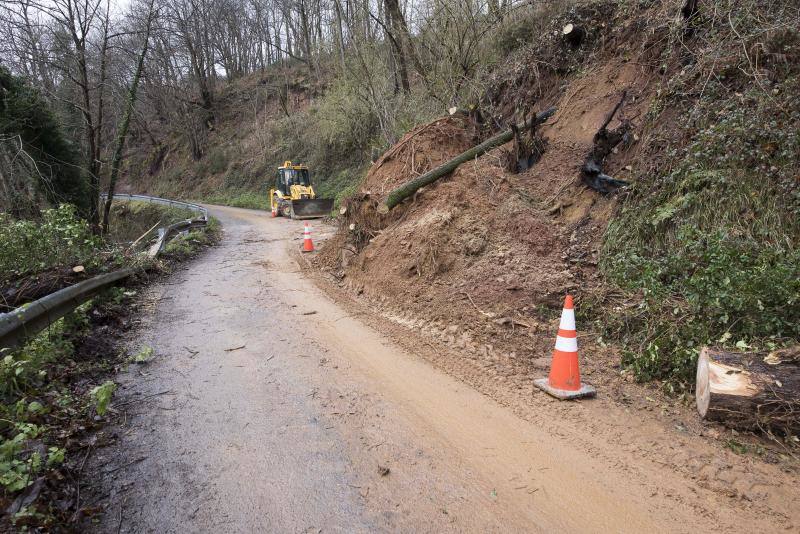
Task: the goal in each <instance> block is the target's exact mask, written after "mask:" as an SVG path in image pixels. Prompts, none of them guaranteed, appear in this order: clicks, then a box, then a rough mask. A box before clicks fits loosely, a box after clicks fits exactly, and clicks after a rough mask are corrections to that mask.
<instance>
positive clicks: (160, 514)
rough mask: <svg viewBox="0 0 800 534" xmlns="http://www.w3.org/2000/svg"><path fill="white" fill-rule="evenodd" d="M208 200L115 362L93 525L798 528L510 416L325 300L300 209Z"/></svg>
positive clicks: (625, 452) (601, 445)
mask: <svg viewBox="0 0 800 534" xmlns="http://www.w3.org/2000/svg"><path fill="white" fill-rule="evenodd" d="M212 213H213V215H215V216H216V217H217V218H219V219H220V221H221V222H222V223H223V227H224V237H223V240H222V242H221V244H220V245H219V246H218V247H215V248H213V249H211V250H209V251H207V252H205V253H204V254H203V255H202V256H201V257H200V258H198V259H196V260H194V261H192V262H190V263H189V264H188V265H187V266H186V267H185V268H182V270H180V271H179V272H176V273H174V274H173V275H172V276H170V277H169V278H167V279H166V280H164V281H162V282H160V283H158V284H157V285H155V286H153V287H151V288H150V289H148V290H147V295H146V297H145V298H146V300H147V302H148V304H149V311H148V312H147V313H146V314H145V316H144V317H143V318H142V324H141V326H140V328H139V329H138V333H137V336H136V337H135V338H133V339H131V340H130V349H131V351H135V350H137V349H138V348H139V347H142V346H150V347H152V348H153V349H154V351H155V358H154V360H153V361H152V362H151V363H149V364H147V365H137V364H132V365H131V366H130V367H129V369H128V370H127V371H126V372H125V373H124V374H123V375H122V376H121V378H120V389H119V390H118V392H117V396H116V397H115V401H114V402H115V409H116V410H117V411H118V412H119V413H120V414H121V417H120V423H119V425H118V426H117V428H116V429H115V430H114V432H115V434H116V436H117V439H116V441H115V443H114V445H112V446H111V447H107V448H105V449H101V450H99V451H97V452H96V453H95V454H94V455H93V456H92V458H91V461H90V463H91V466H90V467H91V469H93V470H94V472H97V473H98V480H97V482H96V485H97V486H98V488H99V495H100V496H101V497H100V500H99V505H100V506H103V507H104V509H105V513H104V514H102V515H101V516H100V517H101V519H100V522H99V523H98V524H96V525H94V527H95V528H96V529H97V530H98V531H101V532H159V533H160V532H388V531H399V532H637V533H639V532H723V531H724V532H753V531H761V532H767V531H786V530H792V529H795V528H797V526H798V525H797V523H794V522H793V521H794V520H795V519H796V518H795V517H792V516H791V512H790V511H789V512H787V511H786V510H792V509H793V506H794V503H796V494H795V495H794V497H791V498H788V497H785V498H784V500H786V503H785V504H786V506H785V509H783V508H780V507H778V508H777V510H778V511H777V512H776V513H772V515H771V516H770V515H769V514H768V513H764V510H765V509H766V510H771V509H767V508H758V507H753V506H749V507H748V506H742V505H741V503H740V500H739V499H732V498H731V497H730V496H727V495H723V494H720V493H719V492H717V491H713V490H712V489H704V486H703V485H702V484H700V485H698V484H697V481H695V480H690V479H689V478H688V477H685V476H684V475H683V474H682V472H681V471H676V470H674V469H670V468H669V466H663V465H660V464H659V462H645V461H638V460H636V459H635V458H632V456H631V454H630V451H629V449H628V448H627V447H626V443H625V440H624V439H623V440H621V441H622V443H621V444H619V445H618V446H612V445H609V443H610V441H608V440H606V439H605V438H603V439H600V440H599V441H598V442H597V443H596V444H595V445H594V446H592V447H587V446H584V445H583V444H576V442H575V441H574V440H571V439H569V436H570V435H571V433H574V432H578V430H576V429H575V428H571V425H572V423H571V422H570V421H569V420H568V419H565V420H564V421H563V426H564V431H563V432H559V431H553V430H552V427H553V426H555V427H556V428H558V426H559V425H560V424H561V422H560V421H551V424H550V425H549V426H550V428H545V427H544V425H541V424H536V423H534V422H531V421H529V420H526V419H524V418H521V417H518V416H517V415H515V414H514V412H513V411H512V410H510V409H508V408H507V407H504V406H501V405H500V404H498V403H496V402H495V401H493V400H492V399H490V398H488V397H487V396H485V395H483V394H481V393H479V392H478V391H476V390H475V389H473V388H471V387H470V386H468V385H466V384H464V383H463V382H461V381H459V380H457V379H455V378H453V377H452V376H451V375H449V374H446V373H444V372H442V371H440V370H438V369H437V368H436V367H434V366H433V365H431V364H430V363H428V361H427V360H426V359H424V358H421V357H419V356H418V355H415V354H411V353H409V352H407V351H406V350H404V349H402V348H400V347H401V345H400V344H398V343H396V342H395V341H393V340H392V339H391V337H390V336H389V335H387V333H388V330H387V331H383V330H382V329H381V328H380V326H378V327H376V326H375V323H374V322H371V324H372V326H367V324H366V323H365V321H364V320H362V317H361V316H362V315H363V314H364V313H366V312H364V311H363V310H362V311H359V309H358V307H357V305H355V304H353V303H344V302H337V299H334V298H331V297H329V296H326V295H327V294H328V293H326V292H325V291H323V290H322V289H320V288H319V287H318V285H317V284H315V282H314V281H313V280H312V279H311V278H310V277H309V276H308V275H306V274H304V271H303V269H301V267H300V264H299V263H298V258H297V256H298V253H297V252H296V251H297V250H299V248H300V244H301V241H300V239H299V238H300V236H301V234H302V223H298V222H295V221H288V220H286V219H283V218H278V219H272V218H270V217H269V214H266V213H262V212H256V211H249V210H242V209H235V208H222V207H214V208H213V209H212ZM314 226H315V234H314V237H315V238H316V239H317V240H318V241H319V240H320V239H324V237H325V232H326V231H330V230H326V229H325V228H324V227H322V225H321V224H320V223H316V224H314ZM367 322H369V321H367ZM405 341H406V343H405V346H408V344H409V341H410V342H411V344H412V345H413V344H414V343H413V339H412V340H409V339H406V340H405ZM420 350H424V349H422V348H421V349H420ZM428 350H430V349H428ZM590 402H593V401H590ZM584 406H585V405H583V404H579V403H576V404H573V405H571V409H574V410H585V408H584ZM589 406H591V405H589ZM586 437H587V438H588V437H591V436H586ZM653 439H654V440H656V441H657V440H658V439H659V437H658V436H655V437H654V438H653ZM579 443H583V442H579ZM661 445H663V444H661ZM661 445H660V446H661ZM689 455H690V456H691V451H690V452H689ZM661 463H665V462H661ZM789 491H792V490H791V489H790V490H789Z"/></svg>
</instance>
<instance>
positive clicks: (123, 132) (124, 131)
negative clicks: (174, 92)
mask: <svg viewBox="0 0 800 534" xmlns="http://www.w3.org/2000/svg"><path fill="white" fill-rule="evenodd" d="M153 16H154V14H153V0H151V2H150V10H149V12H148V13H147V28H146V30H145V33H144V44H143V45H142V52H141V53H140V54H139V62H138V63H137V64H136V72H135V73H134V75H133V80H131V86H130V89H128V98H127V102H126V106H125V112H124V114H123V115H122V121H121V122H120V125H119V130H118V131H117V139H116V148H115V150H114V159H113V160H112V161H111V177H110V179H109V181H108V196H107V197H106V204H105V206H104V209H103V233H104V234H107V233H108V216H109V213H110V212H111V203H112V202H113V201H114V189H115V188H116V187H117V177H118V176H119V166H120V164H121V163H122V151H123V149H124V148H125V139H126V138H127V137H128V127H129V126H130V124H131V115H133V108H134V106H135V105H136V91H137V89H138V88H139V80H140V79H141V77H142V69H143V68H144V58H145V56H146V55H147V45H148V43H149V41H150V28H151V26H152V23H153Z"/></svg>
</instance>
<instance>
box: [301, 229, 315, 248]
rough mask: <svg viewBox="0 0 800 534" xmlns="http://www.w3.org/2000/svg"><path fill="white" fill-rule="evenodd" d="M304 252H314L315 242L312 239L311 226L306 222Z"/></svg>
mask: <svg viewBox="0 0 800 534" xmlns="http://www.w3.org/2000/svg"><path fill="white" fill-rule="evenodd" d="M303 252H314V243H313V242H312V241H311V228H309V226H308V223H305V226H304V228H303Z"/></svg>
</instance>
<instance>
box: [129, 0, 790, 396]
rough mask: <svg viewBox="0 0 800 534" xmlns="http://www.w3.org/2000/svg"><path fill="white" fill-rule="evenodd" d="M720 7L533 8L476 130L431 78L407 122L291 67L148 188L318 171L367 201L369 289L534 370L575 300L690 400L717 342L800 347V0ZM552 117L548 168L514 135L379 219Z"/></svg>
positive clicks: (244, 192) (214, 196) (343, 241)
mask: <svg viewBox="0 0 800 534" xmlns="http://www.w3.org/2000/svg"><path fill="white" fill-rule="evenodd" d="M693 6H694V8H693ZM711 7H712V6H710V5H706V4H705V3H703V2H700V3H699V4H697V3H691V2H690V3H688V4H684V2H682V1H678V0H669V1H663V2H632V1H625V2H578V3H574V4H573V3H556V4H548V5H547V6H546V7H540V8H536V9H525V10H519V11H517V12H516V13H514V14H513V15H509V18H508V19H507V21H506V23H505V24H504V25H503V26H502V27H501V28H500V29H498V30H497V31H496V32H495V33H493V34H492V37H491V39H490V40H489V42H488V43H489V45H490V48H491V53H490V54H488V55H487V57H488V58H494V59H491V60H487V62H486V65H483V66H482V67H481V68H480V69H479V70H478V71H476V74H475V77H474V79H473V80H471V81H470V82H469V84H467V85H468V87H469V90H467V91H462V93H461V94H462V99H463V102H461V103H460V105H461V106H463V107H464V108H468V109H472V110H473V111H472V113H471V115H470V117H467V116H466V115H462V114H460V113H458V114H456V115H455V116H453V117H446V118H439V119H435V120H432V119H434V118H435V115H436V114H437V113H438V114H442V113H443V109H442V108H444V107H446V106H445V105H443V102H441V101H437V100H436V99H435V98H432V97H429V98H424V97H422V96H420V95H424V93H425V91H424V90H423V89H422V88H424V87H425V83H428V84H430V83H432V82H431V81H430V80H414V83H415V87H418V88H419V89H415V91H416V92H412V93H411V95H409V96H402V95H400V96H398V95H395V96H394V97H392V98H395V100H392V101H388V100H387V101H386V102H385V105H386V107H387V108H390V107H391V116H392V117H393V122H392V123H391V124H389V125H387V124H386V123H385V122H386V121H385V118H386V117H385V116H383V115H381V114H380V113H377V112H376V111H375V109H376V108H375V104H376V103H375V102H374V101H372V100H370V97H369V95H367V96H364V95H363V94H362V93H363V91H362V92H361V93H360V92H359V91H361V90H362V89H363V87H362V85H364V84H367V85H369V84H368V82H369V80H359V79H355V78H353V77H352V76H349V75H348V73H347V70H346V69H345V73H344V74H341V73H340V74H338V75H337V74H335V73H334V72H333V71H331V72H327V71H325V70H324V69H323V72H322V73H321V75H317V76H314V77H312V76H310V75H309V73H308V70H306V69H305V68H304V67H303V66H302V65H300V64H296V65H288V66H285V67H279V66H273V67H270V68H268V69H266V70H265V71H264V72H262V73H261V74H257V75H251V76H246V77H243V78H240V79H238V80H236V81H234V82H231V83H227V84H224V85H222V84H221V85H220V90H219V94H218V95H217V96H216V99H215V102H216V104H215V110H214V120H213V123H211V124H210V125H209V128H208V131H207V132H206V133H205V134H204V135H206V136H207V137H206V138H204V139H202V140H201V141H202V143H201V144H202V146H203V149H202V150H194V149H193V144H192V143H190V142H187V140H186V137H185V136H180V135H176V134H172V135H170V134H168V133H165V132H167V129H166V128H165V130H164V132H160V133H159V132H157V131H155V130H154V131H153V132H151V135H149V136H140V139H139V141H140V148H139V149H138V150H135V151H134V152H133V154H134V157H133V159H132V162H131V164H130V167H129V173H128V177H127V187H128V188H129V189H136V190H138V191H142V190H146V191H149V192H154V193H158V194H162V195H168V196H169V195H172V196H182V197H185V198H194V199H205V200H208V201H213V202H219V203H227V204H232V205H240V206H249V207H265V206H266V195H265V192H266V188H267V187H268V183H269V182H270V181H271V180H272V176H273V174H274V169H275V167H276V166H277V165H278V164H279V163H280V162H282V161H284V160H285V159H293V160H295V161H297V160H302V161H304V162H306V163H308V164H310V166H311V168H312V173H313V175H314V176H315V180H316V182H317V186H318V190H319V191H320V192H321V193H322V194H323V195H324V196H328V197H336V198H337V201H339V202H342V201H344V205H346V206H347V210H346V213H345V214H344V215H343V216H342V217H340V219H341V221H340V223H341V231H340V233H339V235H338V236H337V238H336V239H335V240H334V241H335V242H333V243H331V244H329V246H328V247H327V248H326V249H325V250H324V251H323V253H322V254H321V257H320V259H319V262H320V265H321V266H324V267H325V268H326V269H328V270H330V272H332V273H333V274H334V275H335V276H336V277H338V278H339V279H341V280H342V281H343V283H344V284H346V285H348V286H350V287H353V288H354V289H355V290H356V291H357V292H359V293H364V294H366V295H368V296H370V297H372V298H375V299H378V300H382V301H386V302H388V303H391V305H392V306H394V307H396V312H397V314H399V315H405V314H409V313H410V314H412V315H413V316H414V317H416V318H417V319H415V320H419V321H421V322H422V323H424V324H428V323H429V322H431V321H439V323H438V327H437V328H438V329H439V330H445V331H450V330H452V329H453V328H455V327H458V325H467V326H469V327H470V328H471V329H472V334H470V336H466V335H464V337H463V339H464V342H463V343H462V344H463V345H465V346H473V345H474V347H475V348H474V350H477V351H479V352H483V353H490V352H492V351H496V352H497V353H498V354H504V355H510V354H513V355H518V356H519V355H527V356H532V355H534V354H542V353H543V351H544V352H545V353H546V352H547V350H548V349H547V347H549V345H550V344H551V343H552V326H553V325H552V324H551V323H552V321H553V318H554V317H555V316H556V315H557V311H558V309H559V306H560V302H561V299H562V298H563V295H564V293H565V292H567V291H570V292H572V293H575V294H576V295H577V297H578V303H579V314H580V320H581V323H582V325H583V328H584V329H589V327H590V326H591V328H590V329H591V332H592V335H591V336H590V337H587V338H586V340H585V341H586V342H585V345H586V346H587V348H588V349H590V350H592V351H593V352H594V353H596V354H606V355H607V358H600V359H598V360H597V361H596V362H594V363H591V362H590V363H589V365H590V366H592V365H596V366H597V368H598V369H604V370H606V371H608V370H610V369H613V366H614V365H616V364H617V363H618V362H619V360H620V359H622V360H623V362H624V364H625V369H626V371H625V372H626V373H627V372H628V370H630V372H632V373H633V374H634V375H635V376H637V377H638V378H641V379H652V378H666V379H668V381H667V385H668V387H669V388H672V389H673V390H675V391H683V390H688V389H690V388H691V377H692V373H693V370H692V369H693V365H694V361H695V358H696V355H697V350H698V347H699V346H700V345H702V344H705V343H716V344H727V345H735V344H738V346H739V347H749V348H752V349H760V350H768V349H771V348H774V347H778V346H782V345H785V344H791V343H792V342H793V341H794V340H796V339H797V338H798V336H800V331H798V326H797V325H798V324H800V300H799V299H798V298H797V297H796V295H798V294H800V286H798V280H800V272H798V268H799V267H798V265H800V258H798V252H797V250H798V247H797V241H798V236H800V223H798V220H799V219H798V217H797V215H798V213H800V187H799V186H798V177H797V174H796V170H795V167H796V166H795V164H794V162H796V161H797V159H798V157H800V148H798V147H799V146H800V141H799V140H798V137H797V133H796V132H797V130H798V124H800V118H798V110H797V106H796V103H795V102H796V101H797V98H798V96H800V95H799V94H798V93H799V92H800V90H798V87H800V83H798V64H800V61H798V57H799V56H798V50H799V49H800V48H799V47H800V44H799V43H800V37H798V30H797V24H796V22H797V21H798V20H800V14H798V7H797V6H796V5H795V4H794V3H792V2H788V1H778V2H769V3H768V2H763V1H760V0H748V2H745V3H732V2H731V3H727V4H725V5H716V4H715V5H714V6H713V9H712V8H711ZM693 9H695V10H694V11H693ZM568 24H571V25H573V26H574V27H577V28H578V30H576V32H577V34H578V36H579V39H577V40H576V39H573V36H574V35H575V32H573V33H572V34H571V35H569V36H566V35H564V33H563V28H565V27H566V26H567V25H568ZM420 38H422V36H421V37H420ZM322 64H323V65H324V63H322ZM430 87H431V86H430V85H429V86H428V88H429V89H430ZM469 94H472V95H474V100H470V99H469V97H468V96H466V95H469ZM549 106H556V107H557V108H558V111H557V113H556V114H555V116H554V117H552V118H551V119H550V120H549V121H548V122H547V123H546V124H544V125H543V126H542V127H541V128H539V130H538V131H537V133H536V135H535V136H533V137H530V136H529V135H527V133H523V135H522V138H521V141H522V142H523V143H526V144H527V145H528V148H533V149H535V150H536V152H537V153H541V157H540V159H539V160H538V161H537V162H536V163H535V164H534V165H533V166H532V167H531V168H530V169H528V170H526V171H524V172H521V173H516V172H511V171H510V170H509V169H510V168H511V167H510V161H511V160H513V159H514V158H513V157H512V153H513V152H514V151H515V150H516V148H515V145H514V144H513V143H509V144H508V145H507V146H504V147H501V148H498V149H495V150H493V151H492V152H490V153H489V154H486V155H484V156H482V157H480V158H478V159H476V160H475V161H473V162H471V163H468V164H464V165H462V166H461V167H459V168H458V169H457V170H456V171H455V172H454V173H452V175H451V176H449V177H446V178H444V179H442V180H440V181H439V182H437V183H435V184H433V185H432V186H430V187H427V188H424V189H423V190H421V191H419V192H418V193H417V194H416V195H415V197H414V198H413V199H411V200H410V201H406V202H405V203H403V204H402V205H400V206H398V207H397V208H395V209H394V210H393V211H392V212H391V213H390V214H389V215H388V216H381V215H380V214H378V213H377V212H376V210H375V209H374V208H375V206H377V204H378V203H379V202H380V201H381V200H383V199H384V198H385V196H386V194H387V193H388V192H389V191H390V190H391V189H392V188H393V187H395V186H397V185H399V184H401V183H403V182H405V181H407V180H408V179H410V178H412V177H415V176H418V175H420V174H422V173H424V172H425V171H427V170H429V169H431V168H433V167H435V166H436V165H438V164H440V163H442V162H444V161H446V160H448V159H449V158H451V157H453V156H455V155H456V154H458V153H460V152H461V151H463V150H465V149H466V148H468V147H470V146H472V145H474V144H476V143H478V142H480V141H482V140H484V139H486V138H487V137H488V136H490V135H491V134H493V133H495V132H497V131H499V130H502V129H504V128H506V127H507V125H509V124H513V123H518V122H521V121H522V120H523V119H524V118H525V117H526V116H530V114H531V113H532V112H534V111H541V110H543V109H546V108H547V107H549ZM617 108H618V110H617ZM475 110H478V112H477V113H475ZM615 110H617V111H616V112H615ZM612 115H613V117H611V121H610V122H609V123H608V124H607V130H606V131H605V134H609V133H610V134H611V135H612V136H613V135H616V136H617V137H618V138H619V139H618V140H619V141H621V142H620V143H619V144H616V145H615V146H613V147H611V146H610V145H609V146H607V147H606V146H605V145H602V143H599V144H598V139H599V138H598V137H597V136H598V130H599V129H600V128H601V126H602V125H603V124H604V122H605V121H606V119H607V118H608V117H610V116H612ZM408 125H416V126H415V127H413V128H407V126H408ZM158 127H159V126H157V125H156V126H153V128H158ZM406 129H408V130H409V131H408V133H406V134H405V135H404V136H402V138H400V139H399V141H398V142H397V143H396V144H394V145H393V146H392V147H390V148H389V149H388V150H386V147H385V144H384V143H385V141H386V140H387V139H388V140H392V139H393V138H395V139H396V137H395V133H394V132H402V131H404V130H406ZM155 139H162V141H161V142H155V141H153V140H155ZM604 139H605V138H604ZM599 140H600V141H603V139H599ZM606 141H607V139H606ZM603 142H605V141H603ZM601 145H602V146H601ZM599 148H608V150H600V152H602V154H601V155H604V156H605V157H604V158H602V157H601V158H600V159H601V160H602V167H603V172H604V173H606V174H607V175H610V176H613V177H614V178H616V179H620V180H625V181H626V182H628V183H629V185H628V186H627V187H624V188H621V189H619V190H618V191H616V192H614V193H610V194H609V193H605V192H600V191H597V190H596V189H593V188H591V187H588V185H587V181H585V180H583V179H582V171H581V169H582V166H583V165H584V163H585V162H586V161H587V158H588V157H589V156H590V154H597V153H598V152H597V151H598V149H599ZM612 148H613V150H612ZM371 161H374V162H375V163H374V165H372V166H371V167H369V165H370V162H371ZM351 195H352V196H351ZM347 197H350V199H349V200H344V199H345V198H347ZM351 228H352V229H351ZM520 325H522V326H523V327H524V329H523V330H522V332H523V333H524V336H525V337H524V338H523V339H525V342H524V343H521V342H520V337H519V334H520V330H519V328H517V327H518V326H520ZM459 328H460V327H459ZM451 334H452V332H451ZM451 334H447V335H448V336H449V335H451ZM468 338H469V340H471V341H469V340H468ZM590 340H594V341H595V342H597V346H595V347H593V346H592V345H591V344H589V342H590ZM609 341H614V343H612V344H611V345H610V346H609V347H606V346H605V345H606V344H607V343H608V342H609ZM487 347H490V348H487ZM522 360H524V361H526V362H528V361H529V358H524V359H522ZM522 360H521V361H522ZM520 365H521V364H520ZM525 365H528V364H525ZM612 374H615V376H616V371H613V373H612Z"/></svg>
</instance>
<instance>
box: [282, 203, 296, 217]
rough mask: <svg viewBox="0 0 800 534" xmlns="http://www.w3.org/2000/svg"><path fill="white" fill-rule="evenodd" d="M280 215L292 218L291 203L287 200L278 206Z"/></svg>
mask: <svg viewBox="0 0 800 534" xmlns="http://www.w3.org/2000/svg"><path fill="white" fill-rule="evenodd" d="M280 212H281V215H282V216H284V217H286V218H287V219H292V218H293V215H294V213H292V205H291V204H289V203H288V202H285V203H283V205H281V207H280Z"/></svg>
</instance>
